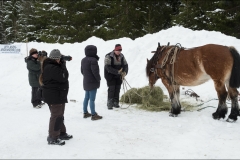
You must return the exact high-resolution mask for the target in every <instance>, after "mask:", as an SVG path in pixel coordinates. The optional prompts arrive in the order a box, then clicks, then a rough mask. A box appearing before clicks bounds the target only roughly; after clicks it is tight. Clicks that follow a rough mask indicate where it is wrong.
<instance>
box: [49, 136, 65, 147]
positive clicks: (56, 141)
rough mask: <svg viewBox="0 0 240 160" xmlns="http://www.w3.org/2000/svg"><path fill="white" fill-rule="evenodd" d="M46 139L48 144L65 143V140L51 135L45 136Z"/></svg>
mask: <svg viewBox="0 0 240 160" xmlns="http://www.w3.org/2000/svg"><path fill="white" fill-rule="evenodd" d="M47 141H48V144H51V145H60V146H62V145H64V144H65V141H63V140H61V139H60V138H55V139H54V138H51V137H49V136H48V137H47Z"/></svg>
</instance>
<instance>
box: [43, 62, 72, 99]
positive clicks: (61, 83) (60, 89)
mask: <svg viewBox="0 0 240 160" xmlns="http://www.w3.org/2000/svg"><path fill="white" fill-rule="evenodd" d="M42 70H43V73H42V79H43V80H42V82H43V86H42V89H43V99H44V101H45V102H46V103H48V104H63V103H67V102H68V100H67V95H68V89H69V82H68V70H67V68H66V65H65V64H58V63H57V62H56V60H53V59H50V58H47V59H45V60H44V61H43V67H42Z"/></svg>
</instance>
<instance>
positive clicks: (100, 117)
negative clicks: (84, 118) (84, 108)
mask: <svg viewBox="0 0 240 160" xmlns="http://www.w3.org/2000/svg"><path fill="white" fill-rule="evenodd" d="M99 119H102V116H99V115H98V114H97V113H95V114H94V115H92V121H95V120H99Z"/></svg>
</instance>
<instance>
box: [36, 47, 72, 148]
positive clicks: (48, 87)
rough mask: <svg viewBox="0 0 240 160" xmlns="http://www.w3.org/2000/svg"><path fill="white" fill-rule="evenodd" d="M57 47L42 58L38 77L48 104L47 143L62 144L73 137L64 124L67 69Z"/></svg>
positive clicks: (67, 84)
mask: <svg viewBox="0 0 240 160" xmlns="http://www.w3.org/2000/svg"><path fill="white" fill-rule="evenodd" d="M61 57H62V54H61V53H60V51H59V50H58V49H54V50H52V51H51V53H50V55H49V58H46V59H45V60H43V63H42V75H41V77H40V79H39V81H40V84H41V85H42V89H43V99H44V101H45V102H46V103H47V104H48V106H49V109H50V112H51V117H50V122H49V130H48V132H49V136H48V137H47V141H48V144H53V145H64V144H65V141H63V140H69V139H71V138H73V136H72V135H69V134H67V133H66V127H65V125H64V110H65V103H67V102H68V100H67V95H68V89H69V82H68V76H69V75H68V70H67V68H66V62H65V61H63V60H62V59H61Z"/></svg>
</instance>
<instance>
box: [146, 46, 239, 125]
mask: <svg viewBox="0 0 240 160" xmlns="http://www.w3.org/2000/svg"><path fill="white" fill-rule="evenodd" d="M152 53H154V55H153V56H152V58H151V59H150V60H148V59H147V65H146V75H147V77H148V80H149V86H150V87H151V88H152V87H153V86H154V84H155V83H156V81H157V80H158V79H159V78H160V79H161V80H162V83H163V84H164V86H165V87H166V89H167V90H168V93H169V98H170V101H171V109H170V112H169V116H172V117H177V116H178V114H180V113H181V104H180V100H179V97H180V95H179V88H180V86H197V85H201V84H203V83H205V82H206V81H208V80H210V79H212V80H213V82H214V86H215V90H216V92H217V96H218V100H219V102H218V107H217V110H216V112H214V113H212V117H213V119H218V120H219V119H221V118H223V119H224V118H225V115H226V114H227V111H228V108H227V105H226V99H227V96H229V97H230V99H231V113H230V115H229V116H228V118H227V122H234V121H237V116H239V112H240V111H239V104H238V90H237V88H238V87H239V86H240V55H239V53H238V51H237V50H236V49H235V48H234V47H233V46H222V45H218V44H206V45H203V46H199V47H194V48H189V49H186V48H184V47H182V46H181V44H179V43H178V44H176V45H172V46H171V45H169V43H168V44H167V45H163V46H161V45H160V43H158V47H157V49H156V51H152ZM226 88H227V91H228V92H227V91H226Z"/></svg>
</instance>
